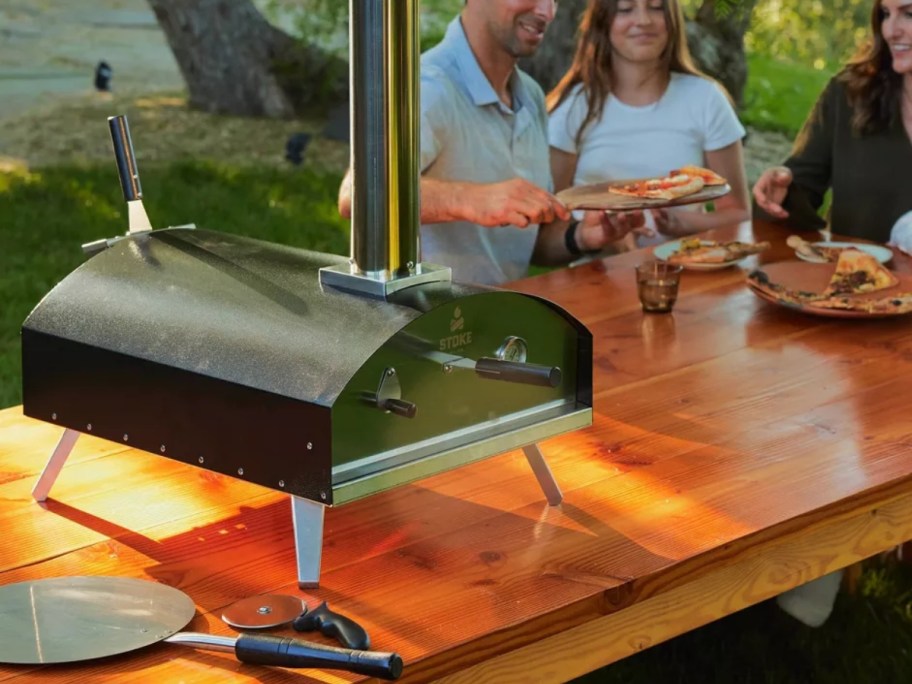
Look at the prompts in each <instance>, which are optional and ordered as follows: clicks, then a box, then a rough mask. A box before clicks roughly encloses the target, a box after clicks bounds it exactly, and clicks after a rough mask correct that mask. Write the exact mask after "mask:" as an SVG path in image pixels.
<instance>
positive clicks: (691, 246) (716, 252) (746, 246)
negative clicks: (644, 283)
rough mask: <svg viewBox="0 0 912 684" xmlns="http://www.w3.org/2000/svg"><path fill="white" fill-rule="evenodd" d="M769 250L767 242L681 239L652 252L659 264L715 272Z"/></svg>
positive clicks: (660, 246)
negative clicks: (677, 265) (663, 262)
mask: <svg viewBox="0 0 912 684" xmlns="http://www.w3.org/2000/svg"><path fill="white" fill-rule="evenodd" d="M769 248H770V243H769V242H738V241H734V242H716V241H715V240H701V239H700V238H684V239H683V240H674V241H673V242H666V243H664V244H661V245H659V246H658V247H656V248H655V249H654V250H653V252H652V253H653V256H655V258H656V259H659V260H660V261H667V262H668V263H671V264H680V265H681V266H683V267H684V268H687V269H690V270H692V271H715V270H717V269H720V268H728V267H729V266H734V265H735V264H737V263H738V262H739V261H743V260H744V259H746V258H747V257H749V256H751V255H753V254H760V253H761V252H764V251H766V250H767V249H769Z"/></svg>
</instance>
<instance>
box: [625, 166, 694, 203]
mask: <svg viewBox="0 0 912 684" xmlns="http://www.w3.org/2000/svg"><path fill="white" fill-rule="evenodd" d="M704 185H705V184H704V183H703V179H702V178H697V177H695V176H688V175H687V174H683V173H682V174H678V175H676V176H665V177H664V178H646V179H643V180H637V181H631V182H629V183H619V184H617V185H611V186H609V187H608V190H609V191H610V192H613V193H614V194H616V195H624V196H626V197H636V198H637V199H661V200H673V199H678V198H679V197H686V196H687V195H692V194H694V193H695V192H699V191H700V190H702V189H703V186H704Z"/></svg>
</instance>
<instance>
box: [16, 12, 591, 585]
mask: <svg viewBox="0 0 912 684" xmlns="http://www.w3.org/2000/svg"><path fill="white" fill-rule="evenodd" d="M350 10H351V20H352V21H351V65H352V66H351V69H352V74H351V85H352V91H351V112H352V118H351V120H352V157H351V161H352V170H353V209H352V213H353V218H352V252H351V256H350V257H349V258H345V257H339V256H334V255H328V254H322V253H316V252H310V251H306V250H301V249H296V248H292V247H288V246H283V245H279V244H274V243H269V242H263V241H259V240H254V239H251V238H247V237H242V236H238V235H232V234H229V233H224V232H219V231H215V230H202V229H196V228H194V227H192V226H181V227H175V228H166V229H160V230H152V229H151V226H150V225H149V223H148V219H147V217H146V215H145V211H144V210H143V209H142V193H141V189H140V185H139V176H138V172H137V169H136V163H135V158H134V156H133V150H132V143H131V141H130V137H129V129H128V127H127V125H126V120H125V119H124V118H123V117H114V118H112V119H111V120H110V125H111V133H112V139H113V141H114V147H115V156H116V158H117V161H118V169H119V170H120V178H121V183H122V187H123V190H124V195H125V198H126V199H127V202H128V207H129V217H130V230H129V232H128V233H127V234H126V235H123V236H119V237H116V238H110V239H106V240H102V241H100V242H98V243H93V245H90V246H89V249H90V251H91V252H92V256H90V258H88V259H87V261H86V262H85V263H83V264H82V265H81V266H80V267H79V268H77V269H76V270H75V271H73V272H72V273H71V274H69V275H68V276H67V277H65V278H64V279H63V280H62V281H61V282H60V283H59V284H58V285H57V286H56V287H54V288H53V289H52V290H51V291H50V292H49V293H48V294H47V295H46V296H45V298H44V299H43V300H42V301H41V302H40V303H39V304H38V305H37V306H36V307H35V309H34V311H33V312H32V313H31V314H30V315H29V317H28V318H27V320H26V321H25V322H24V323H23V327H22V369H23V406H24V411H25V414H26V415H28V416H30V417H33V418H37V419H39V420H44V421H49V422H52V423H54V424H56V425H59V426H61V428H63V429H64V432H63V435H62V437H61V440H60V443H59V444H58V447H57V449H55V451H54V453H53V454H52V455H51V458H50V460H49V462H48V464H47V466H46V467H45V470H44V472H43V474H42V476H41V477H40V479H39V481H38V483H37V485H36V487H35V491H34V495H35V497H36V498H37V499H39V500H42V499H44V498H45V497H47V496H48V493H49V490H50V487H51V485H52V484H53V482H54V479H55V478H56V477H57V474H58V473H59V471H60V469H61V467H62V466H63V463H64V461H65V459H66V457H67V455H68V453H69V450H70V449H71V448H72V446H73V443H74V442H75V441H76V439H77V437H78V436H79V434H82V433H87V434H92V435H95V436H98V437H102V438H105V439H108V440H111V441H113V442H118V443H122V444H125V445H128V446H131V447H135V448H137V449H141V450H144V451H147V452H149V453H150V454H153V455H156V456H159V457H166V458H171V459H175V460H177V461H181V462H183V463H186V464H188V465H192V466H196V467H200V468H205V469H207V470H211V471H215V472H218V473H222V474H225V475H230V476H232V477H236V478H240V479H244V480H248V481H250V482H253V483H256V484H259V485H262V486H264V487H269V488H271V489H274V490H277V491H281V492H285V493H287V494H289V496H290V499H291V502H292V515H293V518H294V522H295V544H296V549H297V555H298V568H297V570H298V582H299V583H300V584H301V585H302V586H313V585H315V584H316V583H317V582H318V580H319V569H320V556H321V549H322V535H323V525H322V523H323V516H324V510H325V507H327V506H330V505H338V504H343V503H346V502H349V501H352V500H355V499H358V498H361V497H364V496H367V495H370V494H373V493H375V492H378V491H382V490H384V489H388V488H390V487H394V486H398V485H401V484H404V483H407V482H410V481H413V480H416V479H419V478H422V477H426V476H428V475H431V474H434V473H438V472H441V471H444V470H447V469H450V468H454V467H458V466H460V465H463V464H466V463H470V462H473V461H476V460H479V459H482V458H486V457H488V456H492V455H495V454H498V453H501V452H504V451H507V450H511V449H516V448H523V449H524V451H525V453H526V456H527V457H528V458H529V461H530V464H531V465H532V470H533V472H534V474H535V475H536V476H537V477H538V479H539V482H540V483H541V484H542V487H543V488H544V490H545V493H546V495H547V498H548V499H549V501H550V502H551V503H557V502H558V501H560V490H559V488H558V487H557V485H556V483H555V482H554V480H553V478H552V477H551V475H550V471H549V470H548V467H547V464H546V463H545V462H544V460H543V458H542V455H541V453H540V452H539V450H538V449H537V447H536V446H535V443H536V442H537V441H539V440H541V439H544V438H546V437H550V436H553V435H556V434H560V433H562V432H566V431H569V430H574V429H577V428H580V427H583V426H585V425H588V424H590V423H591V417H592V410H591V405H592V340H591V335H590V334H589V332H588V331H587V330H586V328H585V327H584V326H583V325H582V324H581V323H580V322H579V321H577V320H576V319H575V318H573V317H572V316H571V315H570V314H568V313H567V312H566V311H564V310H562V309H561V308H560V307H558V306H556V305H555V304H552V303H550V302H548V301H545V300H543V299H540V298H537V297H533V296H528V295H523V294H519V293H515V292H510V291H507V290H499V289H492V288H487V287H480V286H476V285H471V284H457V283H454V282H452V281H451V278H450V271H449V269H447V268H446V267H445V266H439V265H432V264H424V263H422V262H421V261H420V260H419V258H418V256H419V253H420V245H419V230H418V229H419V211H418V203H419V192H418V187H419V186H418V175H419V171H418V116H417V110H418V107H417V103H418V61H417V53H418V3H417V2H416V1H413V0H352V2H351V5H350Z"/></svg>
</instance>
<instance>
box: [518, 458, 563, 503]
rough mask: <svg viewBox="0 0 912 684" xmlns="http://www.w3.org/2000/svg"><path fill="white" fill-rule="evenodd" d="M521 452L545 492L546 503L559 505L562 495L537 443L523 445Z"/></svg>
mask: <svg viewBox="0 0 912 684" xmlns="http://www.w3.org/2000/svg"><path fill="white" fill-rule="evenodd" d="M523 453H524V454H525V455H526V460H528V461H529V465H530V466H531V467H532V472H533V473H535V479H537V480H538V484H539V486H540V487H541V488H542V491H543V492H544V493H545V498H546V499H547V500H548V503H549V504H551V505H552V506H558V505H560V502H561V501H563V500H564V495H563V494H562V493H561V490H560V487H559V486H558V484H557V480H555V479H554V475H552V474H551V468H549V467H548V462H547V461H545V457H544V456H543V455H542V452H541V449H539V448H538V444H534V443H533V444H530V445H529V446H524V447H523Z"/></svg>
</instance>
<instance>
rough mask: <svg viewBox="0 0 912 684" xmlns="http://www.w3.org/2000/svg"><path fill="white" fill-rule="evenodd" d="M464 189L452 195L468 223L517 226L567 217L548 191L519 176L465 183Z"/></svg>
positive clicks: (557, 201)
mask: <svg viewBox="0 0 912 684" xmlns="http://www.w3.org/2000/svg"><path fill="white" fill-rule="evenodd" d="M466 190H467V191H466V192H465V194H464V195H463V196H461V197H459V198H456V200H457V201H458V202H460V204H461V205H462V209H463V211H464V212H465V218H466V220H467V221H470V222H471V223H477V224H479V225H481V226H487V227H489V228H496V227H498V226H509V225H515V226H519V227H520V228H525V227H526V226H529V225H532V224H536V223H551V222H552V221H554V220H555V219H560V220H563V221H566V220H567V219H569V218H570V212H569V211H568V210H567V207H565V206H564V204H563V203H562V202H561V201H560V200H559V199H557V198H556V197H555V196H554V195H552V194H551V193H550V192H547V191H545V190H543V189H541V188H540V187H538V186H537V185H535V184H534V183H530V182H529V181H527V180H525V179H523V178H512V179H510V180H508V181H502V182H500V183H488V184H466Z"/></svg>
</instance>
